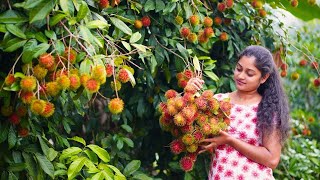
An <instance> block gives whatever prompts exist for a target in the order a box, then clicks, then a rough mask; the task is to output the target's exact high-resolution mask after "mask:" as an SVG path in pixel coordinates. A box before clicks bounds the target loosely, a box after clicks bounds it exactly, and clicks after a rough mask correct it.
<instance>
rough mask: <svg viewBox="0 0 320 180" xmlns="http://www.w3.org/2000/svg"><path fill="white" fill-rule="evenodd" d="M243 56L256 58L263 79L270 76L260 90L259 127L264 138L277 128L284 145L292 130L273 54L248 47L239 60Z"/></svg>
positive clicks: (285, 98) (260, 48) (260, 47)
mask: <svg viewBox="0 0 320 180" xmlns="http://www.w3.org/2000/svg"><path fill="white" fill-rule="evenodd" d="M243 56H247V57H255V66H256V67H257V69H259V70H260V72H261V74H262V77H265V76H266V75H267V74H270V76H269V77H268V79H267V80H266V81H265V82H264V83H263V84H261V85H260V86H259V88H258V93H259V94H260V95H261V96H262V100H261V102H260V103H259V106H258V112H257V117H258V124H257V127H258V130H259V132H261V133H262V135H264V136H268V135H269V134H270V133H271V132H272V131H274V130H275V129H274V128H276V130H278V132H279V133H278V134H279V136H280V137H279V138H280V142H281V144H283V143H284V142H285V140H286V139H287V137H288V134H289V130H290V124H289V107H288V102H287V96H286V94H285V92H284V90H283V87H282V83H281V81H280V75H279V73H278V70H277V67H276V65H275V63H274V60H273V57H272V54H271V53H270V51H269V50H268V49H266V48H264V47H262V46H248V47H247V48H246V49H245V50H243V52H242V53H241V54H240V56H239V59H241V57H243Z"/></svg>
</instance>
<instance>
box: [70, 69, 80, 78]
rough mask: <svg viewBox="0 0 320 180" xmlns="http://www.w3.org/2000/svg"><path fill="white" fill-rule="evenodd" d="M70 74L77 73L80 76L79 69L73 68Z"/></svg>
mask: <svg viewBox="0 0 320 180" xmlns="http://www.w3.org/2000/svg"><path fill="white" fill-rule="evenodd" d="M69 74H75V75H77V76H78V77H79V69H76V68H74V69H71V70H70V71H69Z"/></svg>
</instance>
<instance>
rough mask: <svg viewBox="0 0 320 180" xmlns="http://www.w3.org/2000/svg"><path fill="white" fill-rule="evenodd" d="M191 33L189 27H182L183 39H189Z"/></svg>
mask: <svg viewBox="0 0 320 180" xmlns="http://www.w3.org/2000/svg"><path fill="white" fill-rule="evenodd" d="M190 33H191V32H190V29H189V28H188V27H182V28H181V29H180V35H181V37H183V38H187V37H188V36H189V34H190Z"/></svg>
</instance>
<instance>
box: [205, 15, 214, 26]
mask: <svg viewBox="0 0 320 180" xmlns="http://www.w3.org/2000/svg"><path fill="white" fill-rule="evenodd" d="M212 24H213V20H212V18H211V17H208V16H207V17H204V19H203V25H204V27H211V26H212Z"/></svg>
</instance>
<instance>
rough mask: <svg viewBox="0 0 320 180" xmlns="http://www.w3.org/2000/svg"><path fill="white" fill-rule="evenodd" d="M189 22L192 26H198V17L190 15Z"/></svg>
mask: <svg viewBox="0 0 320 180" xmlns="http://www.w3.org/2000/svg"><path fill="white" fill-rule="evenodd" d="M189 22H190V24H191V25H192V26H196V25H198V24H199V22H200V21H199V16H198V15H192V16H190V17H189Z"/></svg>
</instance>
